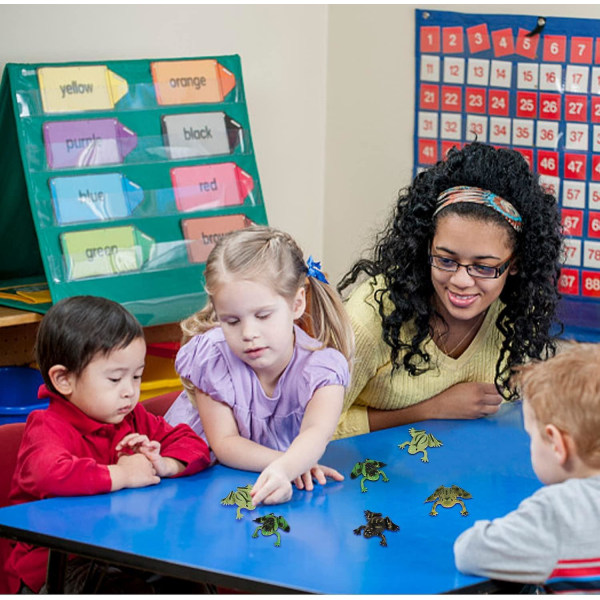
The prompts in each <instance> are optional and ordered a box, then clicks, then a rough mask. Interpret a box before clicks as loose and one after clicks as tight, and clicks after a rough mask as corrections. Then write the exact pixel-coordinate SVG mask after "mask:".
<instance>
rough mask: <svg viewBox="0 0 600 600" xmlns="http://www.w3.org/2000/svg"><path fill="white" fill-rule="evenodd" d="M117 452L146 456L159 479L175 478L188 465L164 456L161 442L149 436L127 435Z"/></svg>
mask: <svg viewBox="0 0 600 600" xmlns="http://www.w3.org/2000/svg"><path fill="white" fill-rule="evenodd" d="M115 450H116V451H117V452H125V451H127V450H130V451H131V452H135V453H140V454H142V455H144V456H145V457H146V458H147V459H148V460H149V461H150V463H151V464H152V466H153V467H154V470H155V472H156V475H158V476H159V477H174V476H175V475H179V473H181V472H182V471H183V470H184V469H185V467H186V465H185V464H184V463H182V462H181V461H179V460H177V459H176V458H171V457H169V456H162V455H161V453H160V442H158V441H156V440H152V441H151V440H150V439H149V438H148V436H147V435H142V434H140V433H129V434H127V435H126V436H125V437H124V438H123V439H122V440H121V441H120V442H119V443H118V444H117V446H116V448H115Z"/></svg>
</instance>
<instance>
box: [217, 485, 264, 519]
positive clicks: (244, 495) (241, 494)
mask: <svg viewBox="0 0 600 600" xmlns="http://www.w3.org/2000/svg"><path fill="white" fill-rule="evenodd" d="M251 490H252V484H251V483H249V484H248V485H246V486H244V487H241V486H238V488H237V490H234V491H233V492H230V493H229V494H228V495H227V497H226V498H223V500H221V504H225V505H228V506H232V505H234V504H237V511H236V516H235V518H236V519H241V518H242V516H243V515H242V513H241V510H242V508H245V509H246V510H254V509H255V508H256V506H254V504H252V498H250V491H251Z"/></svg>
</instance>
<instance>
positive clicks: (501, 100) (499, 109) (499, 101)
mask: <svg viewBox="0 0 600 600" xmlns="http://www.w3.org/2000/svg"><path fill="white" fill-rule="evenodd" d="M509 98H510V96H509V93H508V90H494V89H490V90H489V91H488V112H489V113H490V115H493V116H495V117H508V112H509V107H510V100H509Z"/></svg>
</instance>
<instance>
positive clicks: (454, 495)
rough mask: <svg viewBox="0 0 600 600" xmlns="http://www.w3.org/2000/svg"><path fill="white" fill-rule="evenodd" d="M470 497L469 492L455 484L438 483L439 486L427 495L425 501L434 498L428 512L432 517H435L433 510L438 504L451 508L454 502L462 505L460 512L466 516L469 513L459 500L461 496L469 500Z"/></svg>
mask: <svg viewBox="0 0 600 600" xmlns="http://www.w3.org/2000/svg"><path fill="white" fill-rule="evenodd" d="M472 497H473V496H471V494H469V492H467V491H466V490H463V489H462V488H459V487H458V486H457V485H452V486H450V487H446V486H444V485H440V487H439V488H438V489H437V490H435V492H433V494H431V496H429V498H427V500H425V502H433V501H434V500H435V503H434V504H433V506H432V508H431V512H430V513H429V514H430V515H431V516H432V517H435V516H436V515H437V514H438V513H437V511H436V510H435V507H436V506H437V505H438V504H441V505H442V506H443V507H444V508H451V507H453V506H454V505H455V504H460V505H461V506H462V510H461V511H460V514H461V515H462V516H463V517H466V516H467V515H468V514H469V511H467V508H466V506H465V503H464V502H463V501H462V500H461V498H465V500H469V499H471V498H472Z"/></svg>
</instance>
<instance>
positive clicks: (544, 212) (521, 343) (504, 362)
mask: <svg viewBox="0 0 600 600" xmlns="http://www.w3.org/2000/svg"><path fill="white" fill-rule="evenodd" d="M458 185H468V186H474V187H480V188H483V189H486V190H490V191H492V192H494V193H496V194H497V195H498V196H500V197H502V198H504V199H505V200H508V201H509V202H510V203H511V204H512V205H513V206H514V207H515V208H516V209H517V211H518V212H519V213H520V215H521V217H522V230H521V231H520V232H519V233H517V232H515V230H514V229H513V228H512V227H511V226H510V225H509V224H508V223H507V221H505V219H504V218H503V217H502V216H501V215H500V214H499V213H497V212H496V211H493V210H491V209H489V208H488V207H485V206H481V205H477V204H467V203H459V204H454V205H450V206H448V207H446V208H444V210H443V211H442V212H441V213H440V215H442V214H448V213H449V212H455V213H458V214H461V215H464V216H469V217H470V218H475V219H483V220H486V221H494V222H497V223H498V224H499V225H501V226H502V227H505V228H506V230H507V231H508V232H509V234H510V236H511V240H512V242H513V245H514V253H513V256H514V257H516V259H517V265H518V272H517V273H516V274H514V275H511V276H509V277H508V279H507V280H506V284H505V286H504V289H503V290H502V293H501V294H500V299H501V301H502V302H503V303H504V305H505V306H504V308H503V310H502V311H501V312H500V314H499V316H498V319H497V321H496V326H497V327H498V329H499V331H500V332H501V333H502V334H503V336H504V341H503V344H502V348H501V351H500V355H499V357H498V362H497V364H496V376H495V384H496V388H497V389H498V391H499V392H500V393H502V394H503V395H504V396H505V397H506V398H507V399H510V400H514V399H516V398H517V396H518V394H517V392H516V391H515V390H514V389H513V388H512V387H511V386H510V383H509V380H510V377H511V375H512V372H513V370H514V369H513V368H514V367H515V366H516V365H519V364H522V363H523V362H524V361H525V360H526V359H527V358H531V359H542V358H546V357H548V356H552V355H554V353H555V351H556V344H555V338H553V337H552V335H551V333H550V330H551V327H552V325H553V323H554V318H555V313H556V309H557V306H558V302H559V300H560V295H559V293H558V278H559V274H560V257H561V246H562V239H563V236H562V228H561V223H560V215H559V211H558V208H557V203H556V200H555V198H554V197H553V196H552V195H550V194H547V193H545V192H544V190H543V189H542V188H541V186H540V184H539V179H538V176H537V175H536V174H534V173H532V172H531V171H530V170H529V167H528V165H527V163H526V161H525V159H524V158H523V156H522V155H521V154H519V153H518V152H517V151H514V150H507V149H497V148H494V147H492V146H488V145H486V144H482V143H479V142H473V143H471V144H469V145H466V146H465V147H463V148H462V149H461V150H457V149H456V148H453V149H452V150H450V151H449V152H448V154H447V157H446V159H445V160H443V161H440V162H438V163H437V164H436V165H434V166H432V167H431V168H429V169H426V170H424V171H421V172H420V173H419V174H417V176H416V177H415V178H414V179H413V181H412V183H411V184H410V185H409V186H408V187H407V188H405V189H403V190H401V191H400V194H399V197H398V202H397V205H396V207H395V210H394V214H393V216H392V218H391V220H390V222H389V224H388V226H387V227H386V228H385V229H384V230H383V231H382V232H381V233H380V234H379V236H378V238H377V240H376V242H375V246H374V248H373V250H372V252H373V258H371V259H366V258H363V259H360V260H358V261H357V262H356V263H355V264H354V266H353V267H352V268H351V269H350V270H349V271H348V272H347V273H346V274H345V275H344V277H343V278H342V280H341V281H340V283H339V285H338V291H339V292H342V291H343V290H345V289H346V288H347V287H348V286H350V285H351V284H353V283H355V282H356V281H357V279H358V277H359V275H361V273H364V274H366V275H368V276H370V277H375V276H377V275H381V276H383V279H384V281H385V284H386V285H385V289H383V290H378V292H377V293H376V296H375V299H376V301H377V303H378V304H379V314H380V315H381V320H382V327H383V339H384V340H385V342H386V343H387V344H388V345H389V346H390V348H391V361H392V365H393V369H392V373H393V372H394V371H395V370H397V369H400V368H404V369H406V370H407V371H408V372H409V373H410V374H411V375H419V374H420V373H422V372H424V371H426V370H428V369H429V368H431V365H430V364H429V363H430V356H429V354H428V353H427V352H425V351H424V350H423V348H422V343H423V341H424V340H425V339H427V337H428V336H430V335H432V331H431V329H430V323H431V322H432V316H433V315H434V314H437V313H436V311H435V308H434V306H433V303H432V302H431V299H432V297H433V294H434V290H433V284H432V282H431V267H430V265H429V262H428V254H429V249H430V245H431V242H432V239H433V236H434V233H435V228H436V223H437V219H438V217H437V216H436V217H434V216H433V213H434V210H435V207H436V200H437V197H438V196H439V194H440V193H441V192H443V191H444V190H447V189H449V188H451V187H454V186H458ZM384 297H387V299H388V300H389V301H391V305H392V306H393V308H392V310H391V312H390V311H389V309H388V310H387V311H386V310H384V303H383V299H384ZM439 316H440V315H439V314H438V317H439ZM411 320H414V324H415V326H416V333H415V334H414V336H413V338H412V339H401V336H400V331H401V327H402V325H403V324H404V323H406V322H408V321H411ZM423 365H424V366H423Z"/></svg>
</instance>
